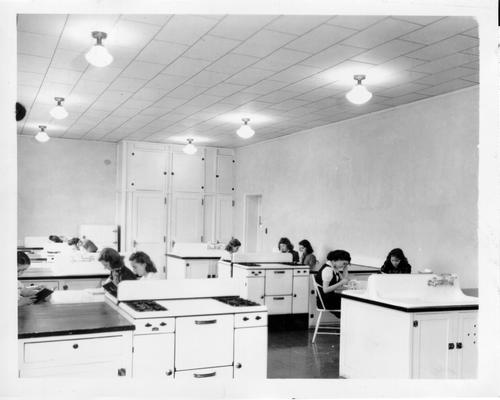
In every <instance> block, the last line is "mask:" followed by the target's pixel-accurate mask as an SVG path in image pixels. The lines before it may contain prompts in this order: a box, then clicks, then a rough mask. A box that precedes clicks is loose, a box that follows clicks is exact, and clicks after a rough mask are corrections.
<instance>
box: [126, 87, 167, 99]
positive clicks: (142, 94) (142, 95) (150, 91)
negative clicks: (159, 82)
mask: <svg viewBox="0 0 500 400" xmlns="http://www.w3.org/2000/svg"><path fill="white" fill-rule="evenodd" d="M166 93H167V91H166V90H164V89H154V88H152V87H143V88H142V89H139V90H138V91H137V92H136V93H135V94H134V97H133V98H134V99H137V100H149V101H153V102H155V101H157V100H159V99H160V98H162V97H163V96H164V95H165V94H166Z"/></svg>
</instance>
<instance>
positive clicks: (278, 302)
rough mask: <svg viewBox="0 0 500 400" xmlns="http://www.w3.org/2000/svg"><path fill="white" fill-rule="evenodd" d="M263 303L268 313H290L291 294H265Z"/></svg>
mask: <svg viewBox="0 0 500 400" xmlns="http://www.w3.org/2000/svg"><path fill="white" fill-rule="evenodd" d="M264 304H265V305H266V307H267V311H268V313H269V315H272V314H291V313H292V296H291V295H288V296H266V297H265V299H264Z"/></svg>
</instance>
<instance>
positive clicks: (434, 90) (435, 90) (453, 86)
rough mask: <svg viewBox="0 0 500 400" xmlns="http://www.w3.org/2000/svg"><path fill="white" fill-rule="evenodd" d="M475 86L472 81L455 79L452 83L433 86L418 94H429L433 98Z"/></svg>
mask: <svg viewBox="0 0 500 400" xmlns="http://www.w3.org/2000/svg"><path fill="white" fill-rule="evenodd" d="M475 84H476V83H474V82H472V81H466V80H463V79H454V80H452V81H449V82H445V83H442V84H441V85H437V86H432V87H430V88H427V89H422V90H419V91H418V92H419V93H423V94H428V95H431V96H437V95H439V94H442V93H448V92H451V91H453V90H458V89H463V88H466V87H469V86H473V85H475Z"/></svg>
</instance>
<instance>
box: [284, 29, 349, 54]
mask: <svg viewBox="0 0 500 400" xmlns="http://www.w3.org/2000/svg"><path fill="white" fill-rule="evenodd" d="M356 32H357V31H355V30H354V29H349V28H342V27H340V26H333V25H320V26H319V27H317V28H315V29H313V30H312V31H309V32H308V33H306V34H304V35H302V36H300V37H299V38H298V39H296V40H294V41H293V42H291V43H289V44H287V45H286V48H288V49H292V50H298V51H304V52H306V53H313V54H314V53H317V52H319V51H321V50H324V49H326V48H327V47H330V46H332V45H334V44H335V43H338V42H340V41H342V40H343V39H345V38H347V37H349V36H351V35H352V34H353V33H356Z"/></svg>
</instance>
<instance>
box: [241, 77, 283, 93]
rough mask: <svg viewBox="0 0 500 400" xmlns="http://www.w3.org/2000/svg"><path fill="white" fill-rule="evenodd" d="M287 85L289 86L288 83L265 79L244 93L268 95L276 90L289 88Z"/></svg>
mask: <svg viewBox="0 0 500 400" xmlns="http://www.w3.org/2000/svg"><path fill="white" fill-rule="evenodd" d="M287 85H288V83H287V82H278V81H273V80H268V79H265V80H263V81H261V82H259V83H256V84H255V85H252V86H250V87H248V88H247V89H245V90H244V91H243V92H244V93H256V94H261V95H264V94H267V93H269V92H272V91H274V90H278V89H281V88H282V87H284V86H287Z"/></svg>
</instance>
